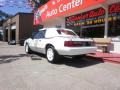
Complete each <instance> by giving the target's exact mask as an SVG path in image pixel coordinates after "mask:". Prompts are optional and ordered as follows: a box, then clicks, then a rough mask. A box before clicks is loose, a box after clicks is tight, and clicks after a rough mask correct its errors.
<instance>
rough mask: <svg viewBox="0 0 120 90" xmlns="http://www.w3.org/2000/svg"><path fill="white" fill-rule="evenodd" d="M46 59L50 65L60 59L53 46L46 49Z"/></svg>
mask: <svg viewBox="0 0 120 90" xmlns="http://www.w3.org/2000/svg"><path fill="white" fill-rule="evenodd" d="M46 57H47V60H48V62H50V63H56V62H57V61H58V60H59V58H60V56H59V55H58V53H57V51H56V50H55V49H54V47H53V46H49V47H47V50H46Z"/></svg>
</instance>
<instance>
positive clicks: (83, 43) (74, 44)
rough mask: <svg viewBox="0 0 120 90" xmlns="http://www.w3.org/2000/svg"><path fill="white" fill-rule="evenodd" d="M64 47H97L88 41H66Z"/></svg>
mask: <svg viewBox="0 0 120 90" xmlns="http://www.w3.org/2000/svg"><path fill="white" fill-rule="evenodd" d="M64 46H66V47H80V46H82V47H84V46H86V47H88V46H95V45H94V42H88V41H65V42H64Z"/></svg>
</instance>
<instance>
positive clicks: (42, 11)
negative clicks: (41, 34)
mask: <svg viewBox="0 0 120 90" xmlns="http://www.w3.org/2000/svg"><path fill="white" fill-rule="evenodd" d="M104 1H106V0H50V1H49V2H48V3H46V4H45V5H43V6H41V7H40V8H38V10H37V11H36V12H34V25H38V24H41V23H42V22H45V21H46V20H49V19H52V18H55V17H59V16H65V15H67V14H70V13H74V12H76V11H79V10H82V9H85V8H87V7H90V6H93V5H96V4H100V3H103V2H104Z"/></svg>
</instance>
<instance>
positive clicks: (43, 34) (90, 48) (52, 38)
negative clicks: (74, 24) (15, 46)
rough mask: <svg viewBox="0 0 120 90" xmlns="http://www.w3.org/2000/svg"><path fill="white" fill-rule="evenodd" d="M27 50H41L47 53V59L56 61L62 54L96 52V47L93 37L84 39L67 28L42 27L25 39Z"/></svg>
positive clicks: (52, 61)
mask: <svg viewBox="0 0 120 90" xmlns="http://www.w3.org/2000/svg"><path fill="white" fill-rule="evenodd" d="M24 46H25V52H26V53H31V52H32V51H34V52H39V53H42V54H46V57H47V60H48V61H49V62H51V63H55V62H57V61H58V60H59V58H60V56H78V55H84V54H88V53H95V52H96V49H97V48H96V47H95V46H94V42H93V40H92V39H84V38H83V39H82V38H79V36H78V35H77V34H76V33H75V32H73V30H70V29H65V28H44V29H40V30H39V32H38V33H36V34H35V35H34V36H32V37H31V38H28V39H27V40H25V43H24Z"/></svg>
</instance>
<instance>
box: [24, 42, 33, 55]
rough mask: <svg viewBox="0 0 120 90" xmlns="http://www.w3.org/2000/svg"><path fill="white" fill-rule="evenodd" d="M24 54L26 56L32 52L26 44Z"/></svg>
mask: <svg viewBox="0 0 120 90" xmlns="http://www.w3.org/2000/svg"><path fill="white" fill-rule="evenodd" d="M25 52H26V53H28V54H30V53H31V52H32V51H31V49H30V47H29V45H28V44H26V45H25Z"/></svg>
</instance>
